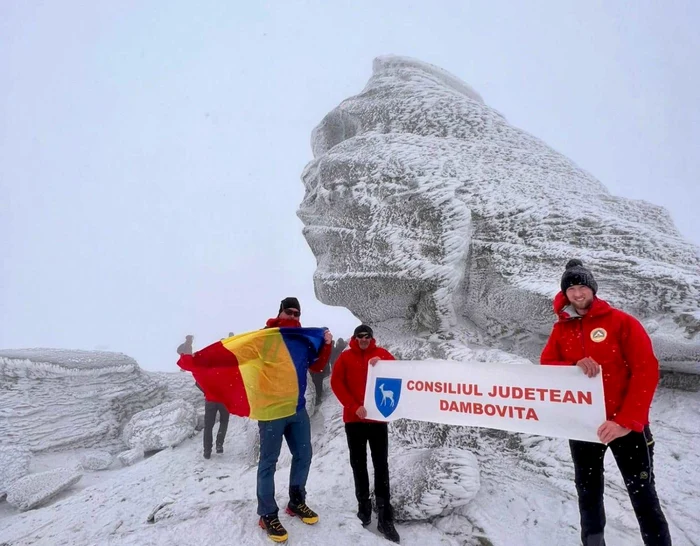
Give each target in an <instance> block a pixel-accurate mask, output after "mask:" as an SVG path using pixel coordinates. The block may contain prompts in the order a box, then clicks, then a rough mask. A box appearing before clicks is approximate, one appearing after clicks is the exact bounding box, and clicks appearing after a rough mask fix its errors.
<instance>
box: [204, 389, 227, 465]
mask: <svg viewBox="0 0 700 546" xmlns="http://www.w3.org/2000/svg"><path fill="white" fill-rule="evenodd" d="M196 385H197V388H198V389H199V390H200V391H202V392H204V390H203V389H202V387H200V386H199V383H196ZM205 397H206V395H205ZM217 412H218V413H219V430H218V431H217V433H216V452H217V453H223V452H224V440H226V431H227V430H228V418H229V413H228V410H227V409H226V406H224V405H223V404H222V403H220V402H214V401H212V400H207V401H206V402H204V458H205V459H210V458H211V449H212V446H213V443H214V423H216V414H217Z"/></svg>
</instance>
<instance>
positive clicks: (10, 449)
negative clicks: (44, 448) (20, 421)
mask: <svg viewBox="0 0 700 546" xmlns="http://www.w3.org/2000/svg"><path fill="white" fill-rule="evenodd" d="M30 461H31V453H30V452H29V450H28V449H27V448H25V447H22V446H18V445H0V499H1V498H2V497H4V496H5V494H6V493H7V490H8V489H9V488H10V486H11V485H12V484H13V483H14V482H16V481H17V480H19V479H20V478H23V477H24V476H25V475H26V474H27V473H28V472H29V463H30Z"/></svg>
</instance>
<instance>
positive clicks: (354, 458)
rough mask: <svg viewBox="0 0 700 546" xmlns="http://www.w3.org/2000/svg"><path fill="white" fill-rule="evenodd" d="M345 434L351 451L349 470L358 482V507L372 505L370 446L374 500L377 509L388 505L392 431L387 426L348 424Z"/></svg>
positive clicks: (356, 490)
mask: <svg viewBox="0 0 700 546" xmlns="http://www.w3.org/2000/svg"><path fill="white" fill-rule="evenodd" d="M345 434H346V435H347V437H348V448H349V449H350V466H351V467H352V476H353V478H354V479H355V497H356V498H357V502H358V503H362V502H367V501H369V474H368V472H367V443H369V449H370V452H371V454H372V465H373V466H374V496H375V497H376V499H377V506H387V508H388V507H389V506H390V505H389V462H388V460H387V457H388V455H389V427H388V426H387V424H386V423H345Z"/></svg>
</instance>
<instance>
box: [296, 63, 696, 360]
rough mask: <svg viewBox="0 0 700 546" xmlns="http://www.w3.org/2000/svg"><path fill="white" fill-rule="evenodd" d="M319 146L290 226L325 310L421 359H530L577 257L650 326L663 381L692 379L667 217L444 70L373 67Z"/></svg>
mask: <svg viewBox="0 0 700 546" xmlns="http://www.w3.org/2000/svg"><path fill="white" fill-rule="evenodd" d="M312 147H313V153H314V160H313V161H312V162H311V163H309V165H307V167H306V169H305V170H304V173H303V175H302V179H303V182H304V185H305V187H306V194H305V197H304V200H303V202H302V203H301V205H300V208H299V211H298V215H299V217H300V218H301V220H302V221H303V222H304V224H305V227H304V235H305V237H306V240H307V242H308V243H309V246H310V247H311V250H312V251H313V253H314V254H315V256H316V259H317V264H318V267H317V270H316V272H315V275H314V283H315V289H316V294H317V296H318V298H319V299H320V300H321V301H323V302H324V303H326V304H329V305H338V306H343V307H346V308H348V309H349V310H350V311H351V312H352V313H353V314H354V315H355V316H357V317H358V318H359V319H361V320H362V321H364V322H367V323H370V324H373V325H376V326H378V328H379V331H380V332H387V333H388V332H398V335H399V336H401V335H402V333H410V334H411V335H410V336H407V337H409V338H410V337H413V338H415V337H419V338H421V340H422V343H421V342H418V343H417V345H419V346H418V347H416V351H415V352H419V353H422V352H423V351H427V352H428V355H425V356H429V355H432V356H434V357H437V358H443V357H445V356H448V357H454V356H459V353H460V351H461V350H462V349H461V347H462V346H463V345H464V344H465V342H467V343H477V344H481V345H486V346H490V347H494V348H499V349H505V350H508V351H510V352H515V353H517V354H519V355H521V356H525V357H528V358H536V357H538V356H539V352H540V350H541V348H542V346H543V344H544V341H545V338H546V336H547V335H548V334H549V332H550V330H551V326H552V323H553V322H554V315H553V311H552V304H551V301H552V297H553V296H554V294H555V293H556V292H557V291H558V285H559V280H560V277H561V275H562V273H563V271H564V265H565V264H566V262H567V261H568V259H570V258H574V257H576V258H580V259H582V260H583V262H584V263H585V264H586V265H587V266H588V267H589V268H590V269H591V270H592V271H593V273H594V274H595V276H596V279H597V281H598V285H599V294H600V296H601V297H603V298H604V299H607V300H609V301H610V302H611V303H613V304H614V305H616V306H619V307H621V308H623V309H625V310H627V311H629V312H631V313H633V314H634V315H636V316H638V317H639V318H640V319H642V320H643V321H651V320H653V321H655V327H656V331H655V332H654V334H653V339H654V341H655V342H657V340H658V341H659V342H658V343H657V344H656V350H657V353H658V356H659V357H660V359H661V360H662V365H663V366H664V367H665V368H667V369H676V370H683V371H687V372H693V373H700V312H699V310H700V254H699V253H698V248H697V247H696V246H694V245H692V244H691V243H689V242H687V241H685V240H684V239H683V238H682V237H681V235H680V233H679V232H678V230H677V229H676V227H675V226H674V224H673V222H672V220H671V218H670V217H669V215H668V213H667V212H666V211H665V210H664V209H663V208H661V207H658V206H656V205H652V204H649V203H646V202H643V201H633V200H629V199H625V198H620V197H615V196H613V195H611V194H610V193H609V192H608V191H607V190H606V188H605V187H604V186H603V185H602V184H601V183H600V182H599V181H597V180H596V179H595V178H593V177H592V176H591V175H590V174H588V173H587V172H585V171H584V170H582V169H581V168H579V167H578V166H576V165H575V164H574V163H573V162H572V161H571V160H569V159H568V158H566V157H564V156H563V155H561V154H559V153H557V152H556V151H555V150H553V149H552V148H550V147H549V146H547V145H546V144H545V143H544V142H542V141H540V140H538V139H537V138H535V137H533V136H532V135H529V134H528V133H526V132H524V131H522V130H520V129H518V128H516V127H513V126H512V125H510V124H509V123H508V122H507V120H506V119H505V118H504V117H503V116H502V115H501V114H499V113H498V112H496V111H495V110H494V109H493V108H491V107H489V106H488V105H486V104H485V103H484V101H483V99H482V98H481V97H480V96H479V95H478V94H477V93H476V92H475V91H474V90H472V89H471V88H470V87H468V86H467V85H466V84H464V83H463V82H461V81H459V80H458V79H457V78H455V77H454V76H452V75H450V74H448V73H447V72H445V71H444V70H441V69H439V68H437V67H434V66H432V65H429V64H426V63H422V62H420V61H416V60H412V59H407V58H400V57H380V58H378V59H376V60H375V62H374V70H373V75H372V77H371V78H370V80H369V82H368V84H367V85H366V86H365V88H364V90H363V91H362V92H361V93H360V94H359V95H356V96H354V97H351V98H349V99H347V100H345V101H343V102H342V103H341V104H340V105H339V106H337V107H336V108H335V109H334V110H333V111H331V112H330V113H329V114H328V115H327V116H326V117H325V118H324V119H323V120H322V121H321V123H320V124H319V125H318V127H316V128H315V129H314V131H313V134H312ZM562 196H569V197H570V198H572V199H575V200H576V207H571V206H569V203H570V199H564V198H563V197H562ZM433 335H439V336H441V337H442V339H438V340H432V339H430V338H431V336H433ZM401 341H403V340H401ZM385 343H386V339H385ZM396 345H397V346H400V345H403V344H402V343H397V344H396ZM415 352H414V354H415ZM455 352H456V353H457V354H456V355H455Z"/></svg>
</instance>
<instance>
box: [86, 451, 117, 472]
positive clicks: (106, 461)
mask: <svg viewBox="0 0 700 546" xmlns="http://www.w3.org/2000/svg"><path fill="white" fill-rule="evenodd" d="M79 460H80V466H81V467H82V468H83V469H84V470H105V469H107V468H109V467H110V465H111V464H112V461H114V456H113V455H112V454H111V453H108V452H107V451H97V450H92V451H86V452H85V453H83V454H81V455H80V458H79Z"/></svg>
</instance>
